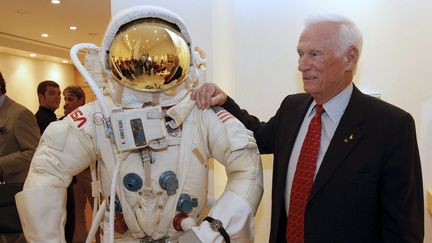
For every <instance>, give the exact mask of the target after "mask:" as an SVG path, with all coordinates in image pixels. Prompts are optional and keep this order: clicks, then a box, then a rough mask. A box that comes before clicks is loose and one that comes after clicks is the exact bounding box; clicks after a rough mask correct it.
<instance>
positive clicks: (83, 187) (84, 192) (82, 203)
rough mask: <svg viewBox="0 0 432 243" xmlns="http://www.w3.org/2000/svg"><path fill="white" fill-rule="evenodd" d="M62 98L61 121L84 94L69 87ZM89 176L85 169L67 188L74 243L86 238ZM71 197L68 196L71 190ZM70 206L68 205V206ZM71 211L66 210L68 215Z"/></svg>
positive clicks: (91, 199)
mask: <svg viewBox="0 0 432 243" xmlns="http://www.w3.org/2000/svg"><path fill="white" fill-rule="evenodd" d="M63 96H64V101H65V104H64V106H63V108H64V116H63V117H61V118H60V120H61V119H63V118H64V117H65V116H67V115H69V114H70V113H72V112H73V111H74V110H75V109H77V108H78V107H80V106H82V105H84V104H85V100H86V97H85V92H84V90H83V89H82V88H81V87H79V86H69V87H66V88H65V89H64V90H63ZM91 181H92V180H91V174H90V167H88V168H87V169H85V170H84V171H83V172H81V173H80V174H78V175H76V176H74V183H73V184H71V186H69V187H68V199H67V201H68V202H69V201H70V199H69V198H72V199H73V200H74V201H73V205H74V207H75V209H74V213H75V227H74V228H75V230H74V236H73V241H74V242H85V241H86V238H87V234H88V232H87V222H86V216H85V208H86V202H87V201H88V202H89V204H90V206H93V197H92V189H91ZM70 188H72V193H73V195H70V193H71V189H70ZM68 205H70V204H68ZM70 210H71V209H70V208H68V213H69V211H70ZM99 241H100V240H99V235H98V234H96V242H99Z"/></svg>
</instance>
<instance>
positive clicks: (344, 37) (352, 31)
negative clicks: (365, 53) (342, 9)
mask: <svg viewBox="0 0 432 243" xmlns="http://www.w3.org/2000/svg"><path fill="white" fill-rule="evenodd" d="M323 23H334V24H336V25H337V33H338V40H339V41H338V43H337V48H338V50H337V51H338V52H339V53H343V52H345V51H347V50H348V48H349V47H350V46H354V47H356V48H357V50H358V52H359V55H360V54H361V51H362V46H363V37H362V33H361V32H360V30H359V29H358V27H357V25H356V24H355V23H354V22H352V21H351V20H350V19H348V18H346V17H344V16H341V15H336V14H324V15H315V16H311V17H309V18H307V19H306V20H305V27H306V28H307V27H309V26H310V25H314V24H323Z"/></svg>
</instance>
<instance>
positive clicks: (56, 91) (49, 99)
mask: <svg viewBox="0 0 432 243" xmlns="http://www.w3.org/2000/svg"><path fill="white" fill-rule="evenodd" d="M60 95H61V92H60V88H59V87H47V90H46V91H45V93H44V94H43V95H39V104H40V105H41V106H43V107H45V108H48V109H50V110H52V111H53V112H54V111H55V110H57V108H59V106H60V100H61V96H60Z"/></svg>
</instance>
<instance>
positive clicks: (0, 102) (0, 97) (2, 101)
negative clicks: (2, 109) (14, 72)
mask: <svg viewBox="0 0 432 243" xmlns="http://www.w3.org/2000/svg"><path fill="white" fill-rule="evenodd" d="M5 100H6V95H5V94H3V95H0V106H2V105H3V104H4V102H5Z"/></svg>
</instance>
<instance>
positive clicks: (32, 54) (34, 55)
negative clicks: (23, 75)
mask: <svg viewBox="0 0 432 243" xmlns="http://www.w3.org/2000/svg"><path fill="white" fill-rule="evenodd" d="M29 56H30V57H36V56H37V55H36V54H34V53H30V55H29Z"/></svg>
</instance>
